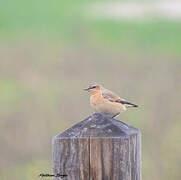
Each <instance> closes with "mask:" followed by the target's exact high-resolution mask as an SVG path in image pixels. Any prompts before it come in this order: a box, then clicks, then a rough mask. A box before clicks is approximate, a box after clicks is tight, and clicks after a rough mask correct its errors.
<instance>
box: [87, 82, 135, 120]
mask: <svg viewBox="0 0 181 180" xmlns="http://www.w3.org/2000/svg"><path fill="white" fill-rule="evenodd" d="M84 90H85V91H88V92H89V93H90V95H91V96H90V105H91V106H92V108H93V109H94V111H95V112H98V113H103V114H106V115H108V116H110V117H115V116H117V115H119V114H120V113H121V112H124V111H126V108H127V107H138V106H137V105H135V104H132V103H130V102H128V101H126V100H125V99H122V98H120V97H119V96H118V95H116V94H115V93H113V92H111V91H110V90H108V89H105V88H104V87H103V86H101V85H99V84H91V85H89V86H88V88H86V89H84Z"/></svg>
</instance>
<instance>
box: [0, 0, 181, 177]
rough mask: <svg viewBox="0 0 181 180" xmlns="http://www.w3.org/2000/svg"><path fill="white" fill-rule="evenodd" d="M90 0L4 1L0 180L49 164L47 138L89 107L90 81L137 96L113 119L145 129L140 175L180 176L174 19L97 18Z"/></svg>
mask: <svg viewBox="0 0 181 180" xmlns="http://www.w3.org/2000/svg"><path fill="white" fill-rule="evenodd" d="M89 3H90V2H89V1H85V2H83V1H76V3H75V1H67V2H62V1H58V0H54V1H45V0H44V1H43V0H39V1H37V0H31V1H27V0H26V1H22V0H16V1H10V0H7V1H1V6H0V40H1V42H0V106H1V108H0V116H1V119H2V121H0V130H1V132H0V135H1V137H2V138H1V141H0V146H1V154H2V156H1V158H0V179H10V178H11V177H12V176H13V177H14V179H15V180H16V179H17V180H19V179H24V180H28V179H36V178H37V175H38V174H40V173H42V172H45V171H47V172H51V166H50V159H51V147H50V146H51V138H52V136H54V135H56V134H58V133H60V132H62V131H63V130H65V129H66V128H68V127H70V126H72V124H75V123H76V122H78V121H80V120H82V119H83V118H85V117H87V116H88V115H89V114H91V113H92V111H91V110H90V107H89V104H88V97H87V94H85V93H84V92H83V91H82V88H84V86H86V85H87V83H89V82H90V81H97V82H100V83H103V84H104V85H105V86H106V87H107V88H110V87H111V88H112V90H113V91H115V92H117V93H118V94H120V95H121V96H123V97H125V98H127V99H128V100H129V99H130V100H131V101H133V102H135V103H138V104H139V106H140V108H139V109H137V110H130V111H128V112H126V113H124V114H122V115H121V116H120V117H119V119H121V120H124V121H125V120H126V122H127V123H128V124H132V125H133V126H135V127H138V128H140V129H141V131H142V141H143V145H142V147H143V148H142V149H143V179H147V180H151V179H154V180H161V179H168V180H170V179H180V177H181V176H180V171H179V168H178V167H179V165H180V162H181V159H180V145H179V143H178V139H179V136H180V124H179V123H178V122H179V120H180V117H181V114H180V101H179V98H178V97H180V91H181V85H180V83H179V82H180V80H181V79H180V69H181V64H180V55H181V51H180V44H181V33H180V30H181V23H180V22H179V21H169V20H164V19H153V20H151V21H133V20H129V21H123V20H122V21H110V20H105V19H102V20H94V19H91V18H90V17H87V16H86V14H85V11H86V8H88V7H89ZM168 102H169V103H168ZM77 104H80V105H81V104H82V105H81V106H77ZM37 157H39V158H37ZM168 162H169V163H168ZM9 172H11V174H10V173H9ZM150 174H151V176H150Z"/></svg>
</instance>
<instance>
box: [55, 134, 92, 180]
mask: <svg viewBox="0 0 181 180" xmlns="http://www.w3.org/2000/svg"><path fill="white" fill-rule="evenodd" d="M53 173H54V175H57V174H63V175H68V176H67V177H64V178H63V179H65V180H85V179H87V177H89V138H62V139H56V137H55V138H54V140H53ZM55 179H56V180H58V179H61V178H60V177H56V178H55Z"/></svg>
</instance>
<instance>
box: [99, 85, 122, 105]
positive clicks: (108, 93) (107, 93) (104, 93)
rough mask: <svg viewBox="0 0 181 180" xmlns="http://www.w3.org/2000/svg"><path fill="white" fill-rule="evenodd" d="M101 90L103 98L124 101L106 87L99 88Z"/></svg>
mask: <svg viewBox="0 0 181 180" xmlns="http://www.w3.org/2000/svg"><path fill="white" fill-rule="evenodd" d="M101 91H102V97H103V98H105V99H108V100H109V101H111V102H117V101H125V100H124V99H122V98H120V97H119V96H118V95H117V94H115V93H113V92H111V91H110V90H108V89H105V88H103V89H101Z"/></svg>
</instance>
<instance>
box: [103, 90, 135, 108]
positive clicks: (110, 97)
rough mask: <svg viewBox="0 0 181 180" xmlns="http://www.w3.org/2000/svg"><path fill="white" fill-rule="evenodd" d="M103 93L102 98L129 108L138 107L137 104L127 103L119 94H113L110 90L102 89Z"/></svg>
mask: <svg viewBox="0 0 181 180" xmlns="http://www.w3.org/2000/svg"><path fill="white" fill-rule="evenodd" d="M101 91H102V97H103V98H105V99H108V100H109V101H111V102H117V103H121V104H124V105H125V106H127V107H128V106H132V107H138V106H137V105H136V104H132V103H130V102H128V101H126V100H125V99H122V98H120V97H119V96H118V95H117V94H115V93H113V92H111V91H110V90H108V89H105V88H102V89H101Z"/></svg>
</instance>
